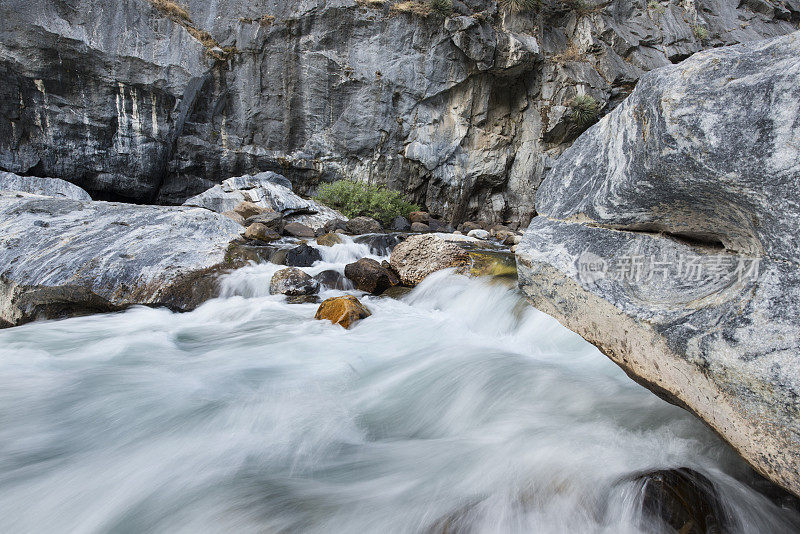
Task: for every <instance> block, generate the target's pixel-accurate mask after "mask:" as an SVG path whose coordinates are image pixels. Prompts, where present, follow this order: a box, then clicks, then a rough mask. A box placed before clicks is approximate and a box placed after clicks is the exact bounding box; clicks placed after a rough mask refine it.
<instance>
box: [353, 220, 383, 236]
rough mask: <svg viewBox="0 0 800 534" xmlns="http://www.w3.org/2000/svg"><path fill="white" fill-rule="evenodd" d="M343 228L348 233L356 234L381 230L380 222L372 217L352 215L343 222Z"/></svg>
mask: <svg viewBox="0 0 800 534" xmlns="http://www.w3.org/2000/svg"><path fill="white" fill-rule="evenodd" d="M345 229H346V230H347V231H348V232H349V233H351V234H356V235H361V234H377V233H380V232H383V226H381V223H379V222H378V221H376V220H375V219H373V218H372V217H354V218H352V219H350V220H349V221H347V223H346V224H345Z"/></svg>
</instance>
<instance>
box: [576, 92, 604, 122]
mask: <svg viewBox="0 0 800 534" xmlns="http://www.w3.org/2000/svg"><path fill="white" fill-rule="evenodd" d="M569 106H570V107H571V108H572V120H573V122H574V123H575V124H577V125H578V126H580V127H581V128H583V127H586V126H589V125H590V124H592V123H593V122H594V121H596V120H597V117H598V116H599V115H600V105H599V104H598V102H597V100H595V99H594V98H592V97H591V96H589V95H578V96H576V97H575V98H573V99H572V102H570V104H569Z"/></svg>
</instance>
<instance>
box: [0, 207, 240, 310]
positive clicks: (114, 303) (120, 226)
mask: <svg viewBox="0 0 800 534" xmlns="http://www.w3.org/2000/svg"><path fill="white" fill-rule="evenodd" d="M45 223H46V224H45ZM240 232H241V226H239V225H238V224H236V223H235V222H233V221H231V220H230V219H228V218H226V217H224V216H222V215H220V214H217V213H213V212H210V211H208V210H203V209H198V208H187V207H161V206H137V205H132V204H119V203H111V202H85V201H77V200H71V199H66V198H55V197H43V196H38V195H30V194H25V193H7V192H0V265H2V266H3V267H2V274H0V324H2V325H5V326H10V325H18V324H22V323H25V322H28V321H31V320H34V319H38V318H54V317H66V316H71V315H79V314H86V313H95V312H104V311H114V310H119V309H122V308H125V307H127V306H130V305H133V304H145V305H152V306H167V307H169V308H172V309H175V310H191V309H193V308H195V307H196V306H198V305H199V304H200V303H202V302H203V301H205V300H207V299H209V298H213V297H215V296H216V295H217V287H216V276H217V274H218V273H220V272H221V271H223V270H225V269H226V268H229V267H233V266H234V265H235V262H234V261H233V259H232V258H229V257H228V256H227V254H226V252H227V250H228V246H229V243H230V242H231V241H232V240H233V239H236V238H237V237H238V236H239V233H240Z"/></svg>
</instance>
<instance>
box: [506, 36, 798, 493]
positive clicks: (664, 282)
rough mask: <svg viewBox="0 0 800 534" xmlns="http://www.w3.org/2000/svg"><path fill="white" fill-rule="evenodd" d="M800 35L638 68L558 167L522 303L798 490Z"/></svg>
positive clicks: (542, 202) (527, 240)
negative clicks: (638, 76) (622, 97)
mask: <svg viewBox="0 0 800 534" xmlns="http://www.w3.org/2000/svg"><path fill="white" fill-rule="evenodd" d="M798 139H800V32H798V33H795V34H792V35H789V36H786V37H781V38H777V39H774V40H768V41H762V42H758V43H752V44H747V45H739V46H733V47H726V48H720V49H716V50H714V51H707V52H703V53H699V54H696V55H694V56H693V57H692V58H691V59H689V60H687V61H685V62H683V63H681V64H680V65H677V66H673V67H668V68H665V69H659V70H656V71H654V72H651V73H649V74H647V75H646V76H644V78H642V80H641V81H640V82H639V84H638V86H637V88H636V90H635V91H634V92H633V94H632V95H631V96H630V98H628V99H627V100H626V101H625V102H624V103H623V104H622V105H621V106H619V107H618V108H617V109H616V110H614V111H613V112H612V113H611V114H610V115H609V116H607V117H605V118H603V119H602V120H601V121H600V123H599V124H597V125H595V126H593V127H592V128H590V129H589V130H588V131H587V132H586V133H585V134H584V135H583V136H581V137H580V138H579V139H578V141H577V142H576V143H575V144H573V146H572V147H571V148H569V149H568V150H567V151H566V152H565V153H564V155H563V156H562V157H561V158H560V159H559V160H558V162H557V163H556V164H555V166H554V167H553V169H552V171H551V172H550V173H549V174H548V176H547V177H546V178H545V180H544V182H543V183H542V186H541V188H540V189H539V191H538V194H537V209H538V211H539V216H538V217H536V218H535V219H534V220H533V222H532V223H531V225H530V227H529V229H528V231H527V233H526V234H525V237H524V239H523V241H522V243H521V244H520V245H519V248H518V251H517V259H518V267H519V275H520V285H521V287H522V288H523V290H524V292H525V293H526V295H527V296H528V297H529V298H530V300H531V301H532V303H533V304H534V305H535V306H536V307H538V308H540V309H541V310H543V311H545V312H547V313H550V314H552V315H554V316H555V317H557V318H558V319H559V320H560V321H561V322H562V323H564V324H565V325H566V326H568V327H569V328H571V329H573V330H575V331H576V332H578V333H580V334H581V335H582V336H584V337H585V338H586V339H587V340H589V341H591V342H592V343H594V344H595V345H597V346H598V347H599V348H600V349H601V350H602V351H603V352H604V353H605V354H606V355H608V356H609V357H610V358H611V359H612V360H614V361H615V362H616V363H617V364H619V365H620V366H621V367H622V368H623V369H625V371H626V372H628V374H629V375H631V376H632V377H633V378H634V379H636V380H637V381H639V382H641V383H643V384H644V385H646V386H647V387H649V388H651V389H652V390H653V391H655V392H656V393H658V394H660V395H662V396H664V397H665V398H667V399H668V400H670V401H672V402H674V403H676V404H679V405H681V406H684V407H686V408H688V409H689V410H691V411H692V412H694V413H695V414H697V415H698V416H699V417H700V418H701V419H703V420H704V421H706V422H707V423H708V424H709V425H710V426H711V427H712V428H714V429H715V430H716V431H717V432H719V434H720V435H721V436H723V437H724V438H725V439H726V440H727V441H728V442H729V443H730V444H731V445H732V446H733V447H734V448H735V449H736V450H737V451H738V452H739V453H740V454H741V455H742V456H743V457H744V458H746V459H747V460H748V461H749V462H750V463H751V464H752V465H753V466H755V467H756V468H757V469H758V470H759V471H760V472H761V473H763V474H764V475H766V476H767V477H769V478H771V479H772V480H774V481H775V482H777V483H779V484H781V485H783V486H784V487H786V488H788V489H789V490H791V491H793V492H794V493H795V494H798V495H800V472H799V471H798V469H797V466H798V465H800V400H798V399H800V359H798V355H800V304H799V303H800V242H798V240H797V235H798V231H800V204H798V198H800V144H798Z"/></svg>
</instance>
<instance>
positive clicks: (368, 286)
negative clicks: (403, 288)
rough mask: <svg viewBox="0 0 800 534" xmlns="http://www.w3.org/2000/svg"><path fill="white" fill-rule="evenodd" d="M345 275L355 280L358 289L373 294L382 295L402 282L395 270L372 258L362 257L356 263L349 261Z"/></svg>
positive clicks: (354, 283)
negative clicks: (392, 270)
mask: <svg viewBox="0 0 800 534" xmlns="http://www.w3.org/2000/svg"><path fill="white" fill-rule="evenodd" d="M344 275H345V276H346V277H347V278H348V279H349V280H350V281H352V282H353V285H354V286H355V288H356V289H358V290H359V291H366V292H367V293H372V294H373V295H380V294H381V293H383V292H384V291H386V290H387V289H389V288H390V287H392V286H396V285H397V284H399V283H400V281H399V280H398V279H397V276H396V275H395V274H394V273H393V272H391V271H390V270H389V269H387V268H385V267H384V266H383V265H381V264H380V262H378V261H376V260H373V259H372V258H361V259H360V260H358V261H356V262H354V263H348V264H347V265H346V266H345V268H344Z"/></svg>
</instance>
